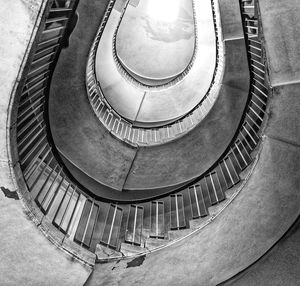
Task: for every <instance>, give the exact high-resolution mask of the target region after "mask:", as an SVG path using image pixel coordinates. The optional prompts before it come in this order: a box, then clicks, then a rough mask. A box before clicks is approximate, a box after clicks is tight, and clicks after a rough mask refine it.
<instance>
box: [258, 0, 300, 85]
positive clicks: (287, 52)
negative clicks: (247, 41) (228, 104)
mask: <svg viewBox="0 0 300 286" xmlns="http://www.w3.org/2000/svg"><path fill="white" fill-rule="evenodd" d="M259 6H260V10H261V14H262V26H263V30H264V36H265V46H266V51H267V53H268V55H269V57H268V62H269V68H270V80H271V83H272V85H273V86H275V85H281V84H282V83H289V82H299V80H300V61H299V58H300V50H299V45H300V29H299V21H300V16H299V15H300V14H299V11H300V2H299V1H295V0H286V1H279V0H276V1H272V0H262V1H259Z"/></svg>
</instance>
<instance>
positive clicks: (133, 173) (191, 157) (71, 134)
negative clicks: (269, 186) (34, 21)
mask: <svg viewBox="0 0 300 286" xmlns="http://www.w3.org/2000/svg"><path fill="white" fill-rule="evenodd" d="M94 5H96V4H94ZM92 7H93V5H92V4H89V5H87V4H86V3H85V2H82V3H80V4H79V7H78V12H79V15H81V17H79V18H80V19H82V20H80V19H79V22H78V24H77V27H76V28H75V30H74V32H73V34H72V36H71V38H70V46H69V48H68V49H67V50H63V51H62V54H61V56H60V59H59V61H58V65H57V67H56V70H55V74H54V77H53V80H52V86H51V98H50V116H51V128H52V133H53V137H54V140H55V142H56V145H57V146H58V147H59V149H60V150H62V153H63V154H64V155H65V156H66V157H67V158H69V159H71V160H72V162H73V163H75V165H77V166H78V167H79V168H80V169H81V170H83V171H84V172H86V173H87V174H88V175H89V176H91V177H92V178H94V179H95V180H96V181H99V182H101V183H102V184H105V185H110V186H111V187H113V188H116V189H119V188H120V187H121V186H122V185H123V184H124V186H125V189H126V190H134V189H142V190H150V189H162V188H166V189H167V190H169V188H170V187H172V188H173V187H174V186H178V185H181V184H182V183H184V182H186V181H187V180H191V179H194V178H195V177H197V176H199V175H200V174H202V173H203V172H204V171H206V170H207V168H209V167H210V166H211V165H212V164H213V163H214V162H216V160H217V159H218V158H219V157H220V156H221V154H222V153H223V152H224V151H225V149H226V147H227V145H228V143H229V142H230V141H231V139H232V136H233V134H234V133H235V132H236V129H237V126H238V124H239V121H240V118H241V115H242V112H243V110H244V106H245V103H246V100H247V96H248V92H249V72H248V65H247V57H246V50H245V44H244V41H243V40H240V39H238V40H235V42H233V41H226V43H225V44H226V46H225V50H226V57H225V67H226V74H225V77H224V81H223V84H222V86H221V90H220V95H219V97H218V99H217V101H216V103H215V105H214V106H213V107H212V109H211V110H210V112H209V114H208V115H207V117H206V118H205V119H204V120H203V121H202V122H201V123H200V124H199V126H197V127H196V128H195V129H194V130H193V131H191V132H190V133H189V134H187V135H186V136H184V137H182V138H180V140H177V141H174V142H171V143H168V144H164V145H162V146H157V147H150V148H140V149H139V150H137V155H136V157H135V159H134V160H133V155H134V153H135V150H132V149H130V148H129V147H126V146H125V145H123V144H122V143H120V142H118V141H117V140H114V138H113V137H112V136H110V134H108V132H107V131H106V130H105V129H104V128H103V127H102V125H101V123H100V122H98V121H97V120H98V119H97V118H96V117H95V116H94V115H93V114H92V112H91V107H90V105H89V102H88V99H87V98H86V94H85V91H84V86H83V80H84V71H85V70H84V66H85V59H86V56H87V54H88V48H89V47H88V46H86V47H84V45H82V39H84V42H87V43H89V42H91V41H92V39H93V35H94V34H93V31H94V33H95V31H96V29H97V27H98V26H97V24H98V22H97V21H98V19H99V18H97V17H96V15H98V14H96V13H92V12H91V9H92ZM96 7H97V5H96V6H95V7H94V9H96ZM87 14H88V15H89V17H84V15H87ZM222 16H224V17H226V15H222ZM95 23H96V24H95ZM87 26H90V27H92V26H93V29H92V28H91V30H93V31H91V32H90V31H86V27H87ZM240 28H241V23H240ZM61 78H64V81H61V80H60V79H61ZM192 88H193V89H196V87H192ZM66 95H68V96H66ZM62 106H63V107H62ZM79 106H80V108H79ZM132 162H133V165H132V166H131V164H132ZM154 166H155V167H154ZM77 174H78V173H77ZM127 175H128V176H127ZM125 176H127V177H126V180H124V178H125ZM77 179H78V181H79V182H80V178H79V177H78V176H77ZM95 188H97V187H95ZM98 189H99V190H100V189H101V188H100V187H98Z"/></svg>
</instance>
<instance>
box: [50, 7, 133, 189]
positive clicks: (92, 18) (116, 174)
mask: <svg viewBox="0 0 300 286" xmlns="http://www.w3.org/2000/svg"><path fill="white" fill-rule="evenodd" d="M107 3H108V1H103V2H102V1H94V2H93V3H92V2H91V1H89V2H88V3H87V1H81V2H80V3H79V5H78V10H77V11H78V13H79V20H78V23H77V26H76V27H75V30H74V32H73V33H72V35H71V37H70V40H69V47H68V48H67V49H65V50H62V52H61V55H60V59H59V61H58V63H57V66H56V69H55V72H54V75H53V78H52V83H51V90H50V100H49V115H50V124H51V125H50V126H51V130H52V135H53V139H54V141H55V143H56V146H57V147H58V149H59V150H60V151H61V152H62V153H63V155H64V156H65V157H66V158H68V159H70V160H71V161H72V163H73V164H75V165H76V166H79V168H80V169H81V170H82V171H83V172H86V173H88V174H89V176H90V177H92V178H94V179H95V180H96V181H100V182H101V183H103V184H104V185H109V186H110V187H112V188H114V189H116V190H120V189H122V186H123V184H124V181H125V179H126V174H127V173H128V170H129V168H130V165H131V162H132V160H133V158H134V155H135V150H134V148H132V147H130V146H129V145H126V144H125V143H122V142H121V141H119V140H116V139H115V138H114V137H112V135H111V134H110V133H109V132H108V130H107V129H106V128H105V127H103V125H102V124H101V123H100V122H99V120H98V118H97V117H96V116H95V115H94V112H93V110H92V107H91V106H90V103H89V100H88V97H87V94H86V88H85V67H86V62H87V56H88V52H89V49H90V44H91V43H92V41H93V39H94V36H95V34H96V31H97V29H98V26H99V23H100V21H101V15H103V13H104V11H105V8H106V5H107ZM86 27H89V29H86ZM82 39H84V43H86V44H83V40H82ZM61 79H63V81H62V80H61Z"/></svg>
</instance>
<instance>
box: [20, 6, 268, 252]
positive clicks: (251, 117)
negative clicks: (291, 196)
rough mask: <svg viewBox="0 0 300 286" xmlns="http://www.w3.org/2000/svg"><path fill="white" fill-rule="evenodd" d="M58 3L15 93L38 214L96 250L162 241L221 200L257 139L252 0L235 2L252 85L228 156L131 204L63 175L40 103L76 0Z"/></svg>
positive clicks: (258, 58) (262, 72)
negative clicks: (172, 188)
mask: <svg viewBox="0 0 300 286" xmlns="http://www.w3.org/2000/svg"><path fill="white" fill-rule="evenodd" d="M57 3H58V2H57V1H55V2H54V1H49V5H48V6H49V9H46V12H45V20H44V21H43V22H42V24H41V27H40V32H39V33H38V35H37V38H36V42H35V44H34V45H33V47H32V57H31V58H30V60H29V62H28V63H27V68H26V69H25V70H24V74H23V77H22V81H21V82H24V84H23V85H22V86H21V92H20V94H19V95H18V99H17V104H18V114H17V121H16V124H17V127H16V141H17V147H18V156H19V158H18V160H17V161H18V162H19V164H20V167H21V170H22V172H23V177H24V180H25V182H26V185H27V188H28V192H29V194H30V195H29V197H30V199H31V200H33V201H34V202H35V203H36V205H37V206H38V208H39V209H40V210H41V212H42V213H43V214H44V218H45V219H44V220H46V221H49V222H50V224H52V225H53V226H54V227H55V228H56V229H57V231H59V233H61V234H62V235H63V239H65V238H68V239H69V240H71V241H74V242H76V243H77V244H79V245H81V246H82V247H84V248H87V249H89V250H90V251H92V252H94V251H95V250H96V249H98V248H99V245H103V246H104V247H109V248H112V249H115V250H119V249H120V247H121V244H122V243H123V242H124V243H127V244H132V245H137V246H141V247H144V246H147V241H148V240H149V239H151V238H152V239H153V238H156V239H166V238H168V231H169V230H176V229H183V228H187V227H189V221H190V220H191V219H195V218H199V217H203V216H207V215H208V214H209V207H210V206H212V205H215V204H218V203H220V202H221V201H223V200H224V199H225V198H226V197H225V192H226V190H228V189H229V188H231V187H233V186H234V185H236V184H237V183H239V181H240V174H241V172H242V171H243V170H245V168H246V167H247V166H249V164H250V163H251V162H252V157H251V154H253V151H254V150H255V148H256V146H257V145H258V144H259V141H260V137H261V134H260V133H261V127H262V124H263V120H264V117H265V113H266V105H267V100H268V95H269V88H268V85H267V81H266V66H265V63H264V56H263V54H264V53H263V47H262V44H261V29H260V28H259V21H258V20H259V19H258V18H257V15H258V13H257V9H258V7H257V2H256V1H255V2H251V3H253V4H251V5H250V4H248V3H249V1H241V11H242V18H243V25H244V29H245V38H246V42H247V52H248V56H249V62H250V66H251V79H252V84H251V90H250V93H249V104H248V106H247V110H246V113H245V116H244V118H243V121H242V122H241V126H240V129H239V131H238V133H237V135H236V137H235V138H234V139H233V141H232V143H231V144H230V146H229V147H228V150H227V152H226V154H224V155H223V156H222V157H221V158H220V160H219V161H218V162H217V164H216V165H215V166H213V168H212V169H211V170H209V171H208V172H207V173H205V174H204V175H203V176H201V177H200V178H199V179H198V180H197V182H196V183H193V184H191V185H188V186H186V187H185V188H183V189H181V190H179V191H176V192H174V193H172V194H170V195H166V196H165V197H162V198H158V199H155V200H152V201H149V202H142V203H138V202H137V203H131V204H117V203H116V202H105V201H103V200H101V198H94V197H92V196H89V195H88V194H87V193H86V192H84V191H83V190H82V189H81V188H80V186H78V184H77V183H76V181H75V180H74V179H72V178H70V177H69V176H68V172H67V170H66V169H65V167H64V166H63V164H62V163H61V161H60V160H59V157H58V154H57V153H56V151H55V146H54V145H53V142H52V140H51V137H50V132H49V130H48V128H49V126H48V119H47V110H46V109H45V103H46V102H47V98H48V88H49V86H48V85H49V80H50V78H51V74H52V72H53V68H54V64H55V62H56V59H57V57H58V54H59V52H60V47H61V45H62V44H63V43H64V40H65V36H66V33H65V32H64V31H66V28H67V25H68V21H69V20H70V17H71V16H72V14H73V13H74V9H75V7H76V1H72V2H71V3H70V6H67V7H65V6H64V5H63V4H67V3H69V1H59V3H60V4H61V6H57ZM111 3H113V2H110V3H109V5H108V8H107V11H109V9H111V7H112V6H111ZM253 15H254V16H253ZM106 16H107V14H106ZM249 17H252V18H251V21H249ZM253 17H254V18H253ZM29 203H30V202H29ZM30 204H31V203H30Z"/></svg>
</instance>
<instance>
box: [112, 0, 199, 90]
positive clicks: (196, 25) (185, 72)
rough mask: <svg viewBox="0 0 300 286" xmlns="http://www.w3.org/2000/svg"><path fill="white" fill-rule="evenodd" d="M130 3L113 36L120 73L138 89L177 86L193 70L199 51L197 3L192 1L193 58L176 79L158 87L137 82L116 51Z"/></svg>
mask: <svg viewBox="0 0 300 286" xmlns="http://www.w3.org/2000/svg"><path fill="white" fill-rule="evenodd" d="M129 1H130V0H128V1H127V2H126V4H125V5H124V9H123V11H122V14H121V16H120V19H119V23H118V25H117V28H116V30H115V33H114V36H113V50H112V52H113V58H114V61H115V64H116V66H117V68H118V70H119V71H120V73H121V75H123V76H124V77H125V78H126V79H127V80H128V81H129V82H131V83H133V84H134V85H136V86H138V87H141V88H146V89H154V90H156V89H161V88H167V87H170V86H172V85H175V84H176V83H178V82H180V81H182V80H183V79H184V78H185V77H186V75H187V74H188V73H189V71H190V70H191V68H192V66H193V64H194V61H195V58H196V54H197V51H198V35H197V34H198V32H197V30H198V23H197V20H196V10H195V2H194V0H192V6H193V19H194V29H195V42H194V45H195V48H194V52H193V56H192V58H191V60H190V62H189V63H188V65H187V66H186V68H185V69H184V70H183V71H182V72H181V73H179V74H178V75H177V76H175V78H174V77H171V80H170V81H169V82H167V83H164V84H157V85H146V84H143V83H141V82H140V81H138V80H136V79H135V78H134V77H132V76H131V74H130V73H129V72H127V70H126V69H125V68H124V67H123V64H122V62H121V61H120V59H119V58H118V56H117V50H116V39H117V32H118V30H119V27H120V25H121V22H122V19H123V17H124V15H125V11H126V8H127V6H128V4H129Z"/></svg>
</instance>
